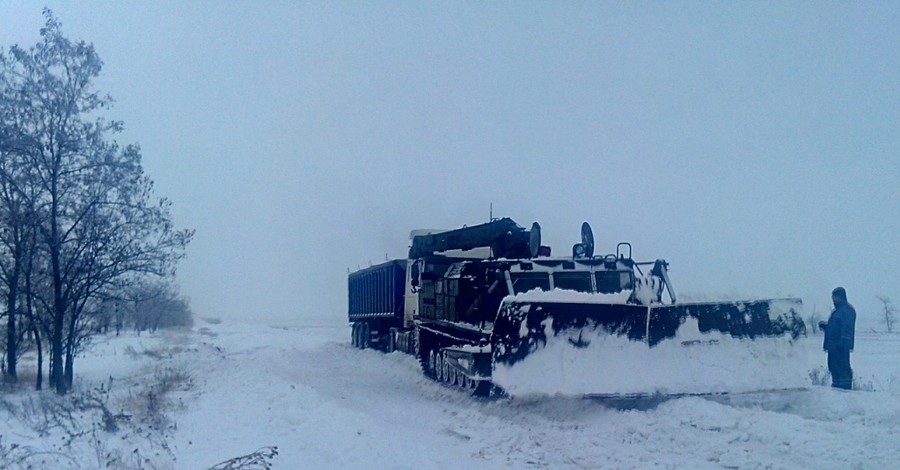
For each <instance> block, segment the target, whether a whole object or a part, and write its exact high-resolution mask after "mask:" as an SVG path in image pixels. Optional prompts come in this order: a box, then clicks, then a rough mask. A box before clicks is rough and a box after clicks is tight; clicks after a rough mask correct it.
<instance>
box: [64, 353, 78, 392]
mask: <svg viewBox="0 0 900 470" xmlns="http://www.w3.org/2000/svg"><path fill="white" fill-rule="evenodd" d="M73 349H74V348H66V366H65V373H64V374H63V375H64V376H65V382H66V384H65V385H66V391H68V390H71V389H72V382H73V381H74V379H75V372H74V370H73V369H74V367H75V353H74V352H73Z"/></svg>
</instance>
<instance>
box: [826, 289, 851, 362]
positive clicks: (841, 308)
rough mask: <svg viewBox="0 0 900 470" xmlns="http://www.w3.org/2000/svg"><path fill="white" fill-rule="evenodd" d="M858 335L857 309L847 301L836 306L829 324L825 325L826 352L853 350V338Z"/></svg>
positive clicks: (829, 318)
mask: <svg viewBox="0 0 900 470" xmlns="http://www.w3.org/2000/svg"><path fill="white" fill-rule="evenodd" d="M855 335H856V309H854V308H853V306H852V305H850V303H849V302H847V301H846V300H845V301H843V302H840V303H838V304H836V305H835V306H834V310H833V311H832V312H831V316H830V317H828V324H826V325H825V343H824V344H823V345H822V347H823V348H824V349H825V350H826V351H829V352H830V351H835V350H838V349H847V350H850V351H852V350H853V337H854V336H855Z"/></svg>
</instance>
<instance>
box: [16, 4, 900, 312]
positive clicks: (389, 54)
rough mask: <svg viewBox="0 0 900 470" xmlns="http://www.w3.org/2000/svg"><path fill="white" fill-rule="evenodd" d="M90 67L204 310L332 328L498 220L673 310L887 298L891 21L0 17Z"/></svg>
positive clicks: (575, 11) (897, 66) (898, 121)
mask: <svg viewBox="0 0 900 470" xmlns="http://www.w3.org/2000/svg"><path fill="white" fill-rule="evenodd" d="M44 5H47V6H49V7H50V8H51V9H52V10H53V11H54V13H55V14H56V16H57V17H58V19H59V20H60V21H61V22H62V25H63V31H64V33H65V34H66V35H67V36H69V37H70V38H73V39H84V40H86V41H88V42H92V43H93V44H94V45H95V47H96V49H97V51H98V53H99V54H100V57H101V58H102V59H103V60H104V63H105V66H104V69H103V73H102V77H101V79H100V80H99V81H98V87H99V88H101V89H102V90H104V91H106V92H109V93H110V94H111V95H112V96H113V97H114V98H115V99H116V102H117V103H116V106H115V108H113V109H112V111H111V112H110V113H109V115H110V116H109V117H112V118H116V119H121V120H123V121H124V122H125V125H126V131H125V132H124V133H123V134H121V135H119V136H118V137H117V139H118V140H120V141H121V142H129V143H131V142H137V143H140V145H141V147H142V149H143V158H144V160H143V161H144V166H145V170H146V171H147V172H148V173H149V174H150V175H151V176H152V177H153V179H154V180H155V181H156V188H157V192H158V195H159V196H165V197H168V198H170V199H171V200H172V201H173V202H174V205H175V206H174V214H175V217H176V224H177V225H178V226H180V227H186V228H195V229H196V230H197V235H196V238H195V239H194V242H193V243H192V244H191V245H190V247H189V250H188V257H187V259H186V260H185V261H184V262H183V263H182V265H181V268H180V270H179V274H178V278H179V283H180V285H181V286H182V291H183V293H184V294H185V295H187V296H189V297H190V298H191V301H192V306H193V309H194V310H195V312H196V313H197V314H198V315H200V316H217V317H222V318H232V319H239V318H263V319H266V320H267V321H271V322H273V323H308V322H319V323H321V322H330V323H336V322H341V321H343V320H344V319H345V315H346V313H345V312H346V276H347V271H348V269H350V270H355V269H356V268H357V267H365V266H368V265H369V263H377V262H380V261H382V260H384V259H385V256H387V257H391V258H399V257H404V256H405V252H406V249H407V246H408V235H409V232H410V230H412V229H414V228H439V227H446V228H452V227H457V226H460V225H462V224H469V225H472V224H477V223H481V222H485V221H487V219H488V217H489V215H490V212H489V210H490V205H491V204H493V211H494V212H493V213H494V216H508V217H512V218H513V219H514V220H516V221H518V222H519V224H520V225H523V226H530V224H531V223H532V222H534V221H537V222H539V223H540V224H541V225H542V227H543V232H544V241H545V243H546V244H550V245H551V246H552V247H553V249H554V253H555V254H566V253H571V244H572V243H576V242H578V241H579V228H580V224H581V222H582V221H589V222H590V223H591V224H592V225H593V227H594V233H595V237H596V239H597V243H598V249H597V251H599V252H610V251H614V250H615V244H616V243H617V242H618V241H630V242H631V243H632V244H633V245H634V254H635V257H636V258H640V259H645V260H652V259H656V258H665V259H667V260H668V261H669V262H670V263H671V266H670V274H671V276H672V281H673V284H674V285H675V288H676V290H677V291H678V292H679V293H681V294H688V295H694V296H703V295H709V296H715V297H722V296H724V295H728V296H744V297H765V296H773V295H796V296H800V297H802V298H803V300H804V303H805V304H806V305H807V308H808V309H809V311H811V310H812V309H813V308H814V307H815V308H816V309H817V310H818V311H819V312H820V313H822V314H823V315H827V311H828V309H829V308H830V292H831V289H832V288H834V287H835V286H837V285H843V286H845V287H846V288H847V292H848V297H849V300H850V302H851V303H854V304H855V305H856V307H857V311H858V312H859V315H860V321H861V323H862V324H863V325H864V326H865V325H870V326H871V327H880V326H879V324H878V322H877V312H876V309H877V308H878V307H879V304H878V302H877V301H876V300H875V296H876V295H887V296H889V297H892V298H893V299H894V300H895V301H896V302H897V303H898V304H900V27H898V25H900V3H898V2H891V1H884V2H853V3H848V2H803V3H799V2H796V3H790V2H771V3H767V2H683V3H682V2H647V3H641V2H590V3H581V2H446V3H445V2H288V1H268V2H265V1H260V2H250V1H231V2H222V1H184V2H182V1H168V2H149V1H119V2H113V1H80V2H69V1H52V0H45V1H39V2H34V1H18V0H4V1H3V2H0V45H2V46H3V47H8V46H10V45H12V44H19V45H22V46H30V45H32V44H34V43H36V42H37V41H38V40H39V30H40V28H41V26H42V25H43V23H44V20H43V18H42V16H41V9H42V7H43V6H44Z"/></svg>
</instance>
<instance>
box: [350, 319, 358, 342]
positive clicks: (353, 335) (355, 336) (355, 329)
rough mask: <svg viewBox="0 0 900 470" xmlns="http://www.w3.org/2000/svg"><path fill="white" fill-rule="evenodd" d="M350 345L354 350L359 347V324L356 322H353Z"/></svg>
mask: <svg viewBox="0 0 900 470" xmlns="http://www.w3.org/2000/svg"><path fill="white" fill-rule="evenodd" d="M350 345H351V346H353V347H354V348H358V347H359V324H358V323H356V322H353V325H352V326H351V328H350Z"/></svg>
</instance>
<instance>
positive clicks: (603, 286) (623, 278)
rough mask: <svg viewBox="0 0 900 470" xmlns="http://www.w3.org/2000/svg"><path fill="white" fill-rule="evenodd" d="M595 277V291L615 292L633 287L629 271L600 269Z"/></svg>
mask: <svg viewBox="0 0 900 470" xmlns="http://www.w3.org/2000/svg"><path fill="white" fill-rule="evenodd" d="M596 277H597V292H598V293H600V294H615V293H616V292H622V291H623V290H626V289H633V288H634V281H633V274H632V273H631V271H600V272H598V273H597V274H596Z"/></svg>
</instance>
